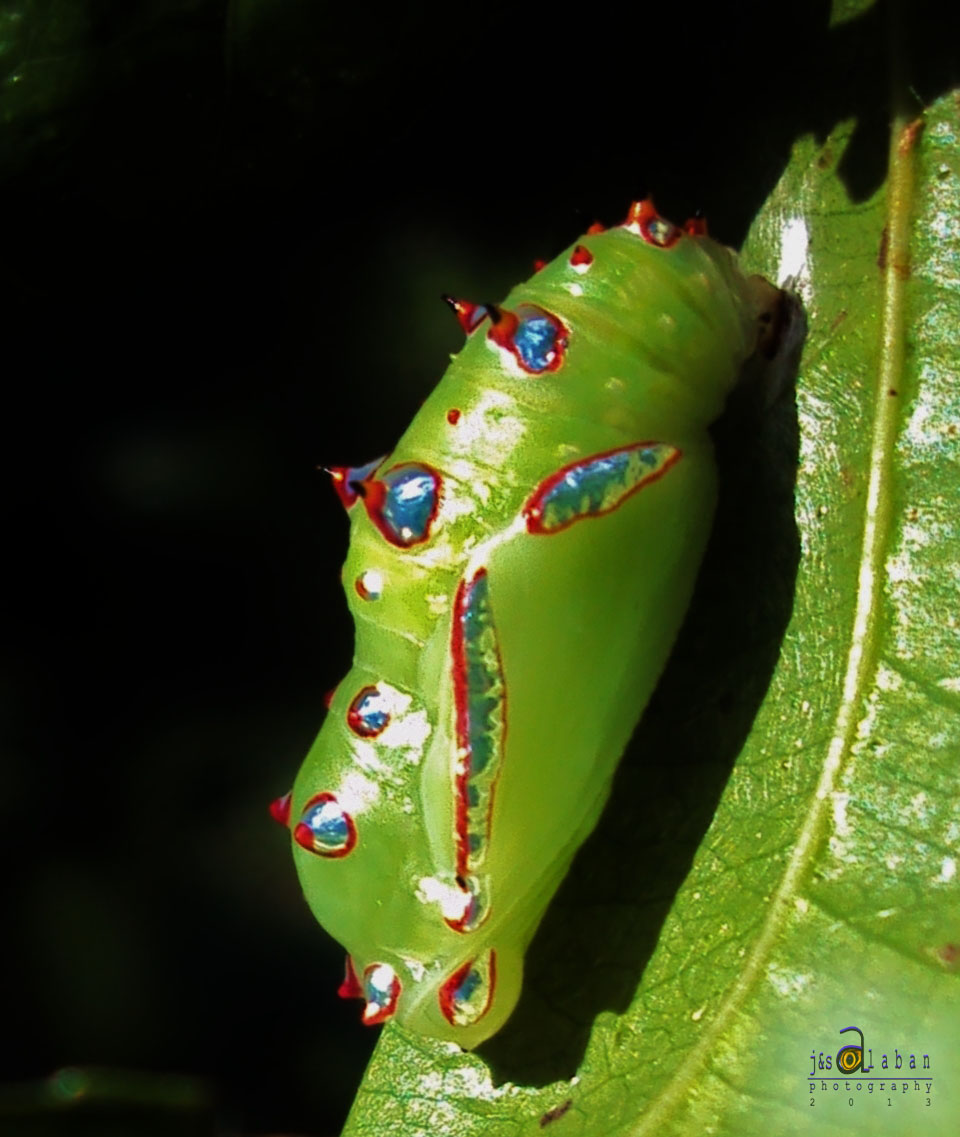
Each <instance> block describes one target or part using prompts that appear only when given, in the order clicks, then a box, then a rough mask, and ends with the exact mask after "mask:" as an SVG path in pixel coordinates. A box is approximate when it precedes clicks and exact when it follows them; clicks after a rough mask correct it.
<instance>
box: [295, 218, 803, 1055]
mask: <svg viewBox="0 0 960 1137" xmlns="http://www.w3.org/2000/svg"><path fill="white" fill-rule="evenodd" d="M780 295H781V294H780V293H779V292H778V291H777V290H776V289H774V288H773V287H772V286H770V285H769V284H767V283H766V282H765V281H762V280H760V279H759V278H749V279H748V278H747V277H745V276H744V275H743V274H742V273H741V272H740V270H739V268H738V266H737V261H736V258H735V256H734V255H733V254H732V253H731V252H730V251H729V250H728V249H726V248H724V247H723V246H721V245H718V244H717V243H715V242H714V241H712V240H710V239H709V238H708V237H707V236H706V235H705V228H704V227H703V226H702V225H701V224H700V223H698V222H690V223H688V224H687V226H686V227H685V228H683V229H680V228H678V227H676V226H674V225H672V224H670V223H669V222H667V221H665V220H663V219H662V218H660V217H659V216H658V215H657V213H656V211H655V210H654V208H653V205H652V203H651V202H649V201H644V202H637V203H635V204H634V205H633V206H631V209H630V212H629V214H628V216H627V218H626V220H625V222H624V223H623V224H622V225H620V226H617V227H615V228H612V229H609V230H603V229H602V228H601V227H600V226H593V227H592V228H591V229H590V230H589V231H588V232H587V234H586V235H585V236H584V237H582V238H581V240H580V241H579V242H578V243H577V244H575V245H573V246H571V248H569V249H567V250H566V251H565V252H564V253H563V254H561V256H559V257H557V259H556V260H554V261H552V262H551V263H550V264H548V265H546V266H543V267H541V268H539V269H538V271H537V272H536V273H535V274H534V275H533V276H532V277H531V278H530V280H528V281H526V282H525V283H524V284H521V285H519V286H518V287H517V288H516V289H514V290H513V292H511V294H510V295H509V296H508V297H507V299H506V301H505V302H504V304H503V305H489V304H488V305H482V306H480V305H471V304H467V303H464V302H460V301H450V303H451V304H452V306H453V307H454V309H455V311H456V312H457V315H458V317H459V319H460V322H461V324H462V325H463V327H464V329H465V331H466V332H467V342H466V345H465V346H464V348H463V349H462V350H461V352H460V353H459V355H457V356H456V357H455V358H454V360H453V362H452V364H451V366H450V367H449V369H448V370H447V372H446V374H445V375H444V376H443V378H442V379H441V381H440V383H439V384H438V386H437V387H436V389H435V390H434V391H433V393H432V394H431V395H430V397H429V398H428V399H427V401H426V402H425V403H424V405H423V407H422V408H421V410H420V411H419V413H418V414H417V415H416V417H415V418H414V420H413V422H412V423H411V424H410V427H409V428H408V430H407V432H406V433H405V434H404V435H403V437H402V438H401V439H400V442H399V443H398V444H397V447H396V449H395V450H394V452H393V453H392V454H391V455H390V456H389V457H387V458H384V459H382V460H379V461H377V462H374V463H371V464H370V465H369V466H366V467H363V468H359V469H336V470H334V471H333V476H334V481H335V485H336V487H337V490H338V493H339V494H340V496H341V498H342V500H343V502H344V504H345V505H346V506H347V508H348V510H349V513H350V525H351V535H350V550H349V554H348V556H347V561H346V565H345V568H344V576H343V579H344V584H345V589H346V593H347V600H348V603H349V605H350V609H351V612H352V614H353V618H354V621H355V624H356V649H355V655H354V663H353V667H352V668H351V669H350V671H349V672H348V674H347V676H346V677H345V679H344V680H343V681H342V682H341V683H340V685H339V686H338V688H337V690H336V693H335V695H334V696H333V699H332V702H331V704H330V713H329V716H328V718H327V720H326V722H325V723H324V724H323V728H322V730H321V731H320V734H319V736H318V738H317V740H316V742H315V743H314V745H313V747H312V749H311V750H310V753H309V754H308V755H307V758H306V760H305V761H304V763H303V767H302V769H301V770H300V773H299V776H298V777H297V780H296V784H295V786H294V788H293V791H292V795H288V796H287V798H284V799H281V800H280V801H279V802H277V803H275V805H274V813H275V816H277V817H278V818H279V819H280V820H282V821H284V822H285V823H288V824H289V825H290V828H291V831H292V838H293V851H294V858H295V861H296V865H297V871H298V872H299V874H300V879H301V882H302V885H303V889H304V893H305V895H306V898H307V901H308V903H309V904H310V907H311V908H312V909H313V912H314V914H315V915H316V917H317V919H318V920H319V921H320V922H321V923H322V924H323V926H324V927H325V928H326V929H327V931H328V932H330V934H331V935H333V936H334V937H336V939H338V940H339V941H340V942H341V943H342V944H343V945H344V946H345V947H346V949H347V951H348V952H349V956H348V961H347V978H346V980H345V981H344V984H343V986H342V987H341V993H342V994H344V995H358V996H361V997H362V998H363V999H364V1000H365V1007H364V1012H363V1020H364V1021H365V1022H368V1023H376V1022H382V1021H384V1020H385V1019H386V1018H388V1017H390V1016H391V1015H395V1016H396V1018H397V1020H398V1021H400V1022H402V1023H403V1024H404V1025H406V1026H408V1027H410V1028H411V1029H414V1030H417V1031H420V1032H422V1033H424V1034H427V1035H431V1036H434V1037H436V1038H441V1039H447V1040H452V1041H454V1042H456V1043H459V1044H460V1045H461V1046H463V1047H465V1048H470V1047H473V1046H476V1045H477V1044H478V1043H480V1042H482V1041H483V1040H484V1039H486V1038H488V1037H489V1036H490V1035H492V1034H493V1033H494V1032H495V1031H497V1030H498V1029H499V1028H500V1027H501V1026H502V1025H503V1023H504V1022H505V1021H506V1019H507V1018H508V1016H509V1015H510V1013H511V1011H512V1009H513V1007H514V1004H515V1003H516V1001H517V998H518V996H519V992H520V985H521V977H522V971H523V956H524V951H525V949H526V947H527V944H528V943H529V941H530V939H531V937H532V935H533V933H534V931H535V929H536V927H537V925H538V923H539V922H540V919H541V917H542V915H543V912H544V910H545V908H546V906H547V903H548V902H549V900H550V898H551V896H552V895H553V893H554V891H555V890H556V888H557V886H558V884H559V883H560V880H561V879H562V878H563V876H564V874H565V873H566V871H567V867H568V865H569V863H570V860H571V858H572V856H573V854H574V852H575V851H576V850H577V848H578V846H579V845H580V844H581V843H582V842H583V840H584V839H585V837H586V836H587V835H588V834H589V833H590V831H591V830H592V829H593V827H594V826H595V824H596V822H597V819H598V817H599V816H600V812H601V809H602V807H603V805H604V802H605V800H606V798H607V795H608V792H609V787H610V781H611V777H612V774H613V771H614V768H615V767H616V764H617V762H618V760H619V758H620V755H621V752H622V751H623V748H624V746H625V745H626V742H627V740H628V738H629V735H630V733H631V731H632V730H633V727H634V725H635V724H636V722H637V719H638V718H639V716H640V713H641V711H642V710H643V707H644V704H645V703H646V701H647V699H648V698H649V695H650V693H651V692H652V690H653V688H654V685H655V684H656V682H657V679H658V677H659V675H660V672H661V671H662V669H663V666H664V663H665V661H666V659H667V655H668V653H669V651H670V648H671V645H672V644H673V641H674V638H675V636H676V634H677V631H678V629H679V627H680V623H681V621H682V619H683V616H684V613H685V611H686V608H687V605H688V602H689V599H690V594H691V592H692V589H693V585H694V580H695V577H696V575H697V570H698V567H699V564H700V559H701V556H702V554H703V550H704V547H705V544H706V541H707V537H708V534H709V531H710V524H711V519H712V516H713V511H714V504H715V498H716V486H715V481H716V474H715V469H714V460H713V452H712V447H711V443H710V439H709V436H708V433H707V427H708V426H709V424H710V423H711V422H712V421H713V420H714V419H715V418H716V417H717V416H718V415H719V413H720V411H721V409H722V408H723V405H724V401H725V399H726V397H727V395H728V393H729V392H730V390H731V389H732V387H733V386H734V385H735V383H736V381H737V377H738V375H739V374H740V371H741V368H742V366H743V364H744V363H745V361H746V360H748V359H749V358H750V357H751V356H753V355H754V353H755V352H756V351H757V348H758V344H759V343H760V342H761V338H762V335H763V334H764V327H765V325H766V324H767V323H768V322H769V320H770V313H771V311H772V310H773V308H774V307H775V305H776V303H777V300H778V298H779V297H780Z"/></svg>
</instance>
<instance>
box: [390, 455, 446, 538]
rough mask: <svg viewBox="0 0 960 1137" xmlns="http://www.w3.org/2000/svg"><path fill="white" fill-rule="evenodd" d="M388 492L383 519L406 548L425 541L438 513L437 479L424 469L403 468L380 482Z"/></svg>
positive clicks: (391, 472)
mask: <svg viewBox="0 0 960 1137" xmlns="http://www.w3.org/2000/svg"><path fill="white" fill-rule="evenodd" d="M381 480H382V482H383V486H384V489H385V491H386V493H385V497H384V501H383V505H382V507H381V510H380V515H381V517H382V518H383V521H384V524H385V525H386V526H387V527H388V528H389V529H390V531H391V532H392V533H393V535H394V536H395V537H396V539H397V540H398V541H399V542H400V544H403V545H411V544H413V543H414V542H416V541H422V540H423V538H424V537H426V535H427V533H428V531H429V529H430V522H431V521H432V520H433V516H434V514H435V513H436V510H437V477H436V475H435V474H434V473H433V471H432V470H428V469H425V468H424V467H423V466H413V465H411V466H402V467H400V468H399V469H397V470H393V471H390V472H388V473H386V474H384V475H383V478H382V479H381Z"/></svg>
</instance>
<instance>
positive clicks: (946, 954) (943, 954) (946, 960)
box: [541, 944, 960, 1124]
mask: <svg viewBox="0 0 960 1137" xmlns="http://www.w3.org/2000/svg"><path fill="white" fill-rule="evenodd" d="M937 958H938V959H939V960H940V962H941V963H942V964H944V966H946V967H949V968H950V969H951V970H956V967H957V963H958V961H960V944H943V945H942V946H941V947H938V948H937ZM541 1124H542V1122H541Z"/></svg>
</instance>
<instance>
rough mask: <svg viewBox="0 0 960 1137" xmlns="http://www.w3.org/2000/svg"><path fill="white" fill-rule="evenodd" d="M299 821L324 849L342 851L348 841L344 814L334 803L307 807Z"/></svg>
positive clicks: (319, 802)
mask: <svg viewBox="0 0 960 1137" xmlns="http://www.w3.org/2000/svg"><path fill="white" fill-rule="evenodd" d="M301 820H302V822H303V824H304V825H306V827H307V828H308V829H309V830H310V832H311V833H312V834H313V836H314V840H315V841H316V843H317V844H319V845H322V846H323V848H324V849H331V850H332V849H343V848H345V847H346V845H347V843H348V842H349V840H350V825H349V823H348V821H347V817H346V814H345V813H344V812H343V810H342V809H341V808H340V806H339V805H338V804H337V803H336V802H335V801H318V802H317V803H316V804H314V805H311V806H309V807H308V808H307V809H305V810H304V813H303V817H302V818H301Z"/></svg>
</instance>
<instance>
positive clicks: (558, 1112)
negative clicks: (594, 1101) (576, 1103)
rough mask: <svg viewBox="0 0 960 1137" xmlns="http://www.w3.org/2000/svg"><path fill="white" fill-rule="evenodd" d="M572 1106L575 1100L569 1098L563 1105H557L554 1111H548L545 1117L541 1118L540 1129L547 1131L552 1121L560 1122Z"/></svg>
mask: <svg viewBox="0 0 960 1137" xmlns="http://www.w3.org/2000/svg"><path fill="white" fill-rule="evenodd" d="M572 1105H573V1098H567V1100H566V1101H565V1102H564V1103H563V1105H555V1106H554V1107H553V1109H548V1110H547V1112H546V1113H545V1114H544V1115H543V1117H541V1118H540V1128H541V1129H546V1127H547V1126H548V1125H549V1124H550V1122H551V1121H559V1120H560V1118H561V1117H563V1115H564V1114H565V1113H566V1112H567V1110H568V1109H569V1108H570V1106H572Z"/></svg>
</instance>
